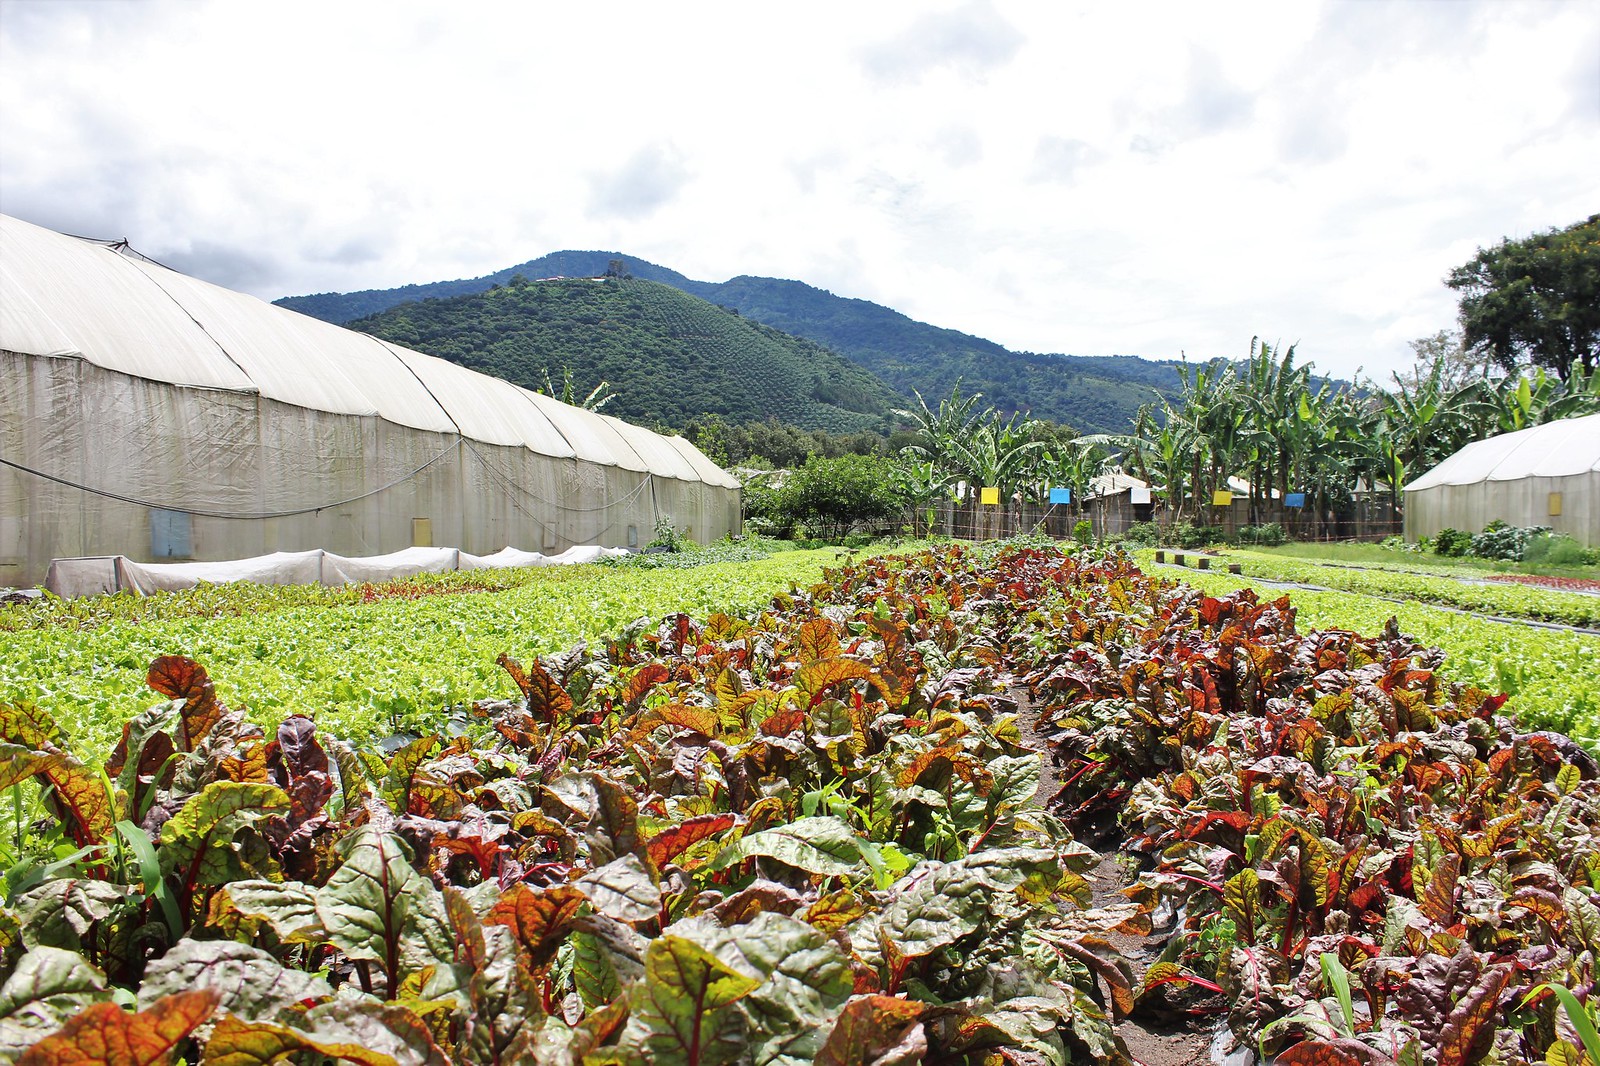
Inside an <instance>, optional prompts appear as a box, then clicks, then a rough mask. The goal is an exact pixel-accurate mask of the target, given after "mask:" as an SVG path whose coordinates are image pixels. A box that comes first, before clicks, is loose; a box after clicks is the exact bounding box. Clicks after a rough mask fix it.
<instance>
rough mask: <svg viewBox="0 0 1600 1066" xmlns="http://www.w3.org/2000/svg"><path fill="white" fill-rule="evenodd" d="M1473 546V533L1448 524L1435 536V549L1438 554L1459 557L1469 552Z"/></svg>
mask: <svg viewBox="0 0 1600 1066" xmlns="http://www.w3.org/2000/svg"><path fill="white" fill-rule="evenodd" d="M1471 548H1472V534H1471V533H1467V532H1465V531H1463V530H1459V529H1451V528H1450V527H1449V526H1446V527H1445V528H1444V529H1441V530H1439V533H1438V535H1437V536H1435V537H1434V538H1433V550H1434V553H1435V554H1438V555H1448V556H1450V557H1452V558H1457V557H1460V556H1462V555H1465V554H1467V552H1468V551H1469V550H1470V549H1471Z"/></svg>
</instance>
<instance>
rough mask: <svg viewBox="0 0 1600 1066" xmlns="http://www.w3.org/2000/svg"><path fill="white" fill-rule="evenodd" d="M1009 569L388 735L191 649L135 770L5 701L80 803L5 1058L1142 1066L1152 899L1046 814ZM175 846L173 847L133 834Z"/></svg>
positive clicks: (843, 588)
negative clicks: (148, 854) (286, 700)
mask: <svg viewBox="0 0 1600 1066" xmlns="http://www.w3.org/2000/svg"><path fill="white" fill-rule="evenodd" d="M1032 554H1033V555H1034V556H1035V557H1037V558H1039V559H1043V558H1044V554H1043V553H1039V552H1034V553H1032ZM1055 562H1056V565H1058V566H1059V565H1060V564H1061V562H1062V560H1061V557H1060V556H1059V555H1057V556H1055ZM947 567H948V568H949V569H946V568H947ZM988 571H989V567H988V566H987V565H986V563H984V562H983V561H981V560H978V559H974V558H971V557H968V556H966V555H965V554H964V553H962V552H961V551H959V550H952V551H948V552H946V553H945V554H944V555H942V556H939V557H936V556H933V555H931V554H927V553H924V554H922V555H919V556H916V557H914V558H912V559H909V560H906V561H902V562H886V561H883V560H877V561H874V562H872V563H869V564H866V565H864V566H862V567H858V568H852V569H847V570H844V571H840V572H838V573H836V574H833V575H831V579H830V580H828V581H825V582H823V583H820V584H817V585H816V586H814V587H813V588H812V589H811V590H809V591H807V592H798V591H797V592H793V593H781V594H779V595H778V596H776V597H774V598H773V599H772V601H771V603H770V606H769V607H767V608H757V609H754V610H752V611H750V612H749V613H748V614H747V616H746V617H743V618H740V617H733V616H730V615H727V614H722V613H716V614H711V615H710V616H709V617H705V618H704V620H703V621H697V620H695V619H694V618H691V617H690V616H689V615H687V614H683V613H671V614H668V615H666V617H665V618H664V619H663V620H662V621H661V622H660V624H659V625H637V626H630V627H627V628H625V629H623V630H622V632H621V633H620V634H619V635H618V636H616V637H615V638H614V639H612V640H609V641H606V642H604V643H603V644H602V645H580V646H578V647H576V648H573V649H570V650H568V651H566V652H562V653H559V654H551V655H545V656H541V657H539V658H536V659H530V660H528V661H527V662H526V663H519V662H517V661H515V660H513V659H511V658H509V657H502V658H501V666H502V667H503V668H504V670H505V672H506V673H507V675H508V676H509V678H510V679H511V682H512V684H513V685H514V686H515V691H516V696H514V697H513V698H510V699H501V700H481V701H478V702H477V703H476V704H474V705H473V706H472V708H471V711H470V717H469V721H468V726H467V728H466V731H465V732H464V733H463V734H461V735H458V736H455V737H453V738H448V739H447V738H445V737H443V736H441V735H439V734H429V735H425V736H422V737H419V738H418V739H416V740H415V741H413V742H411V743H409V744H407V745H405V746H404V747H402V748H400V749H398V750H395V751H393V752H391V753H389V754H388V755H387V756H380V755H379V753H378V752H376V751H373V750H370V749H368V748H366V747H365V746H361V745H355V746H352V745H349V744H346V743H343V742H341V741H339V740H335V739H332V738H331V737H330V736H328V735H327V733H326V732H324V731H323V730H320V729H318V728H317V726H316V725H315V724H314V723H313V722H311V721H310V719H308V718H305V717H302V716H290V717H288V718H286V719H284V720H283V722H282V723H281V724H280V725H279V726H278V727H277V729H276V731H275V732H273V733H266V732H263V731H262V730H261V729H259V728H258V727H256V726H254V725H252V724H251V723H250V722H249V721H248V720H247V719H246V718H245V717H244V716H243V715H241V714H240V713H239V712H238V711H237V710H233V709H230V708H229V707H228V706H227V705H226V704H225V703H224V702H223V701H222V700H221V699H219V697H218V692H217V686H216V685H214V684H213V682H212V681H211V679H210V676H209V675H208V674H207V672H206V671H205V670H204V669H203V668H202V667H200V666H199V665H198V664H197V663H195V662H194V661H193V660H190V659H186V658H181V657H177V656H168V657H163V658H161V659H158V660H157V661H156V662H154V663H153V664H152V665H151V667H150V668H149V670H148V673H147V681H148V684H149V685H150V686H151V687H152V688H153V689H155V691H156V692H157V694H158V695H159V696H161V697H164V698H165V700H166V701H167V702H161V703H157V704H156V705H155V706H154V707H152V708H151V709H150V710H148V711H146V712H144V713H142V714H141V715H139V716H138V717H136V718H135V719H134V720H133V721H131V722H129V723H128V724H127V728H126V730H125V732H124V736H123V739H122V740H121V741H120V742H119V743H118V745H117V746H116V748H115V749H114V751H113V753H112V756H111V758H110V759H109V760H108V761H107V763H106V764H105V768H106V772H105V773H104V774H102V773H100V772H99V768H98V766H97V765H91V764H88V763H86V762H84V761H82V760H81V759H80V758H79V757H78V756H77V755H76V754H75V752H74V751H73V750H72V748H71V747H70V746H69V744H68V741H67V740H66V738H65V736H64V735H63V733H62V731H61V730H60V729H59V728H58V727H56V725H55V724H54V723H53V721H52V720H51V718H50V716H49V715H48V714H47V713H45V712H44V711H41V710H39V709H37V708H35V707H32V706H28V705H16V704H13V705H6V706H0V740H3V741H5V742H7V743H9V744H11V745H13V747H12V748H10V749H8V752H9V755H8V756H6V759H7V761H6V762H0V767H6V771H5V772H6V778H5V780H6V781H7V782H9V783H12V785H13V787H18V785H17V783H18V782H21V781H23V780H25V779H28V778H33V779H38V780H39V782H40V783H42V784H45V785H47V786H48V788H49V789H50V794H51V796H52V797H53V800H52V811H53V824H54V826H55V829H54V832H55V834H56V839H54V840H51V839H42V840H36V841H34V842H32V843H31V844H30V845H29V847H28V848H27V849H26V850H25V851H24V852H23V853H21V854H20V855H18V856H16V857H15V861H14V862H13V866H14V867H27V866H29V865H30V864H31V865H32V866H33V867H34V870H33V873H32V874H31V875H29V876H28V878H27V881H28V883H29V885H30V887H28V888H27V889H25V890H20V891H15V892H12V893H10V894H9V895H8V897H7V899H6V900H5V907H4V908H3V909H0V926H4V927H5V928H9V929H11V930H13V931H14V935H13V936H12V937H11V938H10V939H9V940H0V975H8V976H5V979H4V985H3V987H4V988H6V989H9V990H12V994H11V995H10V996H9V998H6V999H4V1000H0V1048H3V1049H5V1051H7V1052H16V1051H20V1050H22V1049H23V1048H24V1047H27V1045H29V1044H33V1045H34V1047H33V1048H32V1049H31V1050H29V1051H28V1052H27V1053H26V1055H27V1057H25V1058H24V1060H23V1061H24V1062H33V1061H37V1062H41V1063H43V1062H57V1061H73V1059H72V1056H74V1055H75V1054H82V1053H85V1052H92V1051H93V1049H94V1048H95V1047H96V1046H97V1045H96V1044H95V1041H96V1040H99V1039H102V1038H103V1037H104V1036H105V1034H107V1033H108V1032H112V1031H114V1039H115V1040H116V1041H120V1042H122V1043H124V1044H126V1045H128V1046H130V1047H136V1048H138V1049H139V1054H141V1055H144V1056H145V1057H147V1058H148V1059H149V1060H150V1061H161V1060H163V1059H164V1058H165V1057H167V1056H170V1055H172V1054H175V1053H176V1054H182V1055H184V1056H185V1057H186V1058H187V1059H188V1060H189V1061H196V1060H197V1059H198V1061H202V1062H205V1063H217V1064H228V1066H232V1064H236V1063H238V1064H243V1063H265V1062H271V1061H276V1060H277V1059H278V1058H279V1057H281V1056H285V1055H297V1056H298V1055H306V1056H310V1057H312V1058H313V1059H314V1058H315V1057H316V1056H325V1057H328V1058H333V1059H339V1060H346V1061H354V1062H359V1063H369V1064H373V1066H389V1064H391V1063H393V1064H399V1063H407V1064H410V1063H418V1064H421V1063H429V1064H449V1063H460V1064H467V1063H473V1064H476V1063H507V1064H509V1063H513V1062H515V1063H532V1064H544V1063H552V1064H553V1063H563V1064H571V1063H579V1062H583V1063H602V1062H604V1063H625V1064H641V1066H642V1064H643V1063H646V1062H649V1063H667V1064H683V1066H694V1064H709V1063H726V1062H736V1061H753V1062H763V1063H772V1064H775V1066H802V1064H807V1063H812V1062H816V1061H822V1062H864V1061H875V1060H879V1059H881V1058H883V1057H884V1056H885V1055H888V1054H890V1053H891V1052H892V1051H893V1049H894V1048H896V1047H897V1046H899V1045H901V1044H902V1043H906V1044H907V1045H908V1046H910V1047H913V1048H917V1047H920V1048H925V1049H926V1051H927V1054H928V1056H929V1058H930V1060H931V1061H949V1062H963V1061H972V1060H974V1058H975V1057H977V1056H987V1055H989V1054H997V1053H1002V1052H1004V1053H1005V1054H1006V1055H1008V1057H1011V1058H1012V1059H1014V1060H1016V1059H1022V1060H1026V1061H1040V1062H1051V1063H1056V1064H1061V1066H1064V1064H1065V1063H1066V1062H1068V1061H1069V1060H1070V1061H1081V1060H1083V1059H1090V1060H1098V1061H1107V1062H1118V1063H1123V1062H1126V1061H1127V1057H1126V1053H1125V1051H1124V1050H1123V1049H1122V1047H1121V1044H1120V1042H1119V1041H1118V1039H1117V1037H1116V1036H1115V1033H1114V1032H1113V1030H1112V1028H1111V1018H1112V1017H1113V1016H1115V1015H1116V1014H1117V1013H1119V1012H1125V1011H1126V1010H1127V1009H1128V1008H1129V1007H1130V1005H1131V1002H1132V1000H1131V987H1132V985H1131V976H1130V971H1129V970H1128V968H1127V966H1126V964H1125V963H1122V962H1120V960H1117V959H1116V958H1115V953H1114V951H1113V950H1112V949H1111V948H1110V946H1109V944H1108V943H1107V942H1106V941H1105V939H1104V935H1105V933H1106V932H1108V931H1109V930H1111V929H1114V928H1118V927H1122V928H1127V927H1129V926H1130V922H1132V923H1134V924H1137V916H1135V915H1130V913H1129V912H1128V909H1127V908H1112V909H1108V910H1107V911H1103V912H1101V911H1090V910H1085V909H1083V905H1084V904H1086V903H1087V895H1088V894H1087V885H1086V883H1085V881H1084V879H1083V877H1082V871H1083V870H1084V869H1085V868H1086V867H1087V866H1088V864H1089V862H1091V861H1092V858H1093V856H1092V855H1091V853H1089V852H1088V851H1087V849H1084V848H1083V847H1081V846H1080V845H1078V844H1076V843H1074V842H1073V841H1072V840H1071V839H1070V837H1069V836H1068V835H1067V834H1066V833H1065V831H1064V829H1063V827H1062V824H1061V822H1060V821H1059V819H1056V818H1054V817H1052V816H1050V815H1049V814H1047V813H1045V811H1044V810H1043V809H1042V808H1041V807H1040V805H1039V803H1038V801H1037V799H1036V792H1037V788H1038V782H1039V780H1040V763H1041V757H1040V755H1039V753H1038V752H1036V751H1030V750H1028V749H1027V748H1026V747H1024V746H1023V745H1022V743H1021V736H1020V731H1019V727H1018V723H1017V720H1016V712H1017V704H1016V701H1015V700H1014V699H1013V698H1012V697H1010V696H1009V695H1007V689H1008V687H1009V686H1010V685H1011V684H1012V682H1013V680H1014V678H1013V677H1012V675H1011V674H1010V673H1009V672H1008V671H1007V670H1006V669H1005V667H1004V665H1003V663H1002V660H1001V657H1000V655H999V645H997V644H996V643H995V641H994V634H995V625H996V622H997V620H998V619H999V618H1000V617H1002V616H1003V615H1008V614H1010V613H1011V606H1012V604H1011V603H1010V602H1009V601H1004V602H1003V601H1002V600H1001V599H997V598H995V591H996V589H995V583H994V582H993V581H992V580H991V579H990V578H989V577H988V576H987V574H988ZM1045 573H1047V571H1041V575H1040V576H1044V574H1045ZM1076 573H1077V571H1076V569H1075V568H1074V569H1073V570H1071V571H1062V575H1063V577H1066V576H1067V575H1068V574H1072V575H1075V574H1076ZM963 604H966V605H967V606H966V607H965V608H963ZM69 796H70V797H76V800H75V802H73V803H71V804H68V803H66V802H65V800H66V799H67V797H69ZM812 812H815V813H812ZM113 823H115V824H116V825H118V826H130V827H132V828H131V829H129V830H124V831H119V830H114V829H113V828H112V826H113ZM135 823H137V824H135ZM36 831H40V832H43V830H36ZM119 832H120V833H121V835H120V836H119ZM140 833H142V834H143V835H144V837H145V838H150V839H158V840H159V841H160V849H159V853H158V856H159V857H158V858H157V859H156V860H155V863H154V866H153V867H152V865H151V863H150V862H149V861H147V860H146V859H145V858H144V857H143V856H144V852H143V851H140V850H139V849H133V850H132V851H130V852H127V853H125V852H123V851H122V850H121V848H120V845H119V843H118V841H119V839H124V838H126V839H139V834H140ZM75 845H76V846H79V847H80V850H79V851H78V852H77V854H76V856H75V858H74V859H73V861H71V862H69V863H68V864H66V865H65V866H63V865H61V864H60V863H55V862H51V861H50V857H51V856H53V855H54V854H55V853H56V852H57V850H59V849H60V848H71V847H73V846H75ZM16 931H20V935H15V933H16ZM118 1003H127V1004H131V1005H136V1006H137V1007H138V1008H139V1009H138V1010H137V1011H126V1010H124V1009H123V1008H122V1007H121V1006H119V1005H117V1004H118ZM7 1006H9V1007H11V1008H14V1009H13V1010H11V1012H10V1013H7V1012H6V1011H5V1010H4V1009H3V1008H5V1007H7ZM207 1021H209V1022H210V1023H211V1024H210V1025H208V1026H205V1027H204V1028H200V1027H201V1026H202V1024H203V1023H205V1022H207Z"/></svg>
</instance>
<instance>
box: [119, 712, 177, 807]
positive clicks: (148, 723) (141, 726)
mask: <svg viewBox="0 0 1600 1066" xmlns="http://www.w3.org/2000/svg"><path fill="white" fill-rule="evenodd" d="M180 707H181V705H180V704H177V703H162V704H158V705H156V706H154V707H150V708H148V709H146V710H143V711H140V712H139V713H138V714H136V715H134V716H133V718H131V719H130V720H129V721H128V722H127V723H125V724H124V725H123V727H122V739H121V740H119V741H117V746H116V748H115V750H113V751H112V753H111V758H110V759H108V760H106V773H108V774H112V775H115V777H116V783H117V790H118V791H119V792H123V793H126V794H127V797H128V803H129V805H130V811H131V813H132V815H133V816H134V817H137V816H138V815H139V814H140V813H141V810H140V799H141V793H142V789H141V787H140V786H141V779H145V778H152V779H153V777H154V775H155V774H157V773H159V772H160V771H161V769H162V767H163V766H165V765H166V761H167V757H168V756H170V755H172V754H173V752H174V751H175V748H174V746H173V743H172V737H171V736H169V735H168V734H167V732H166V730H167V727H168V725H171V724H175V723H176V722H177V720H178V714H179V709H180ZM150 783H151V785H152V787H154V786H155V785H156V784H158V783H159V782H155V781H154V780H151V782H150Z"/></svg>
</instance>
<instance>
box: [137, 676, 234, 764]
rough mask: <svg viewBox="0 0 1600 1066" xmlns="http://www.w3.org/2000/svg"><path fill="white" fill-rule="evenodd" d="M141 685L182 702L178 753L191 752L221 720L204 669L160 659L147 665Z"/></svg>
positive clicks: (219, 711)
mask: <svg viewBox="0 0 1600 1066" xmlns="http://www.w3.org/2000/svg"><path fill="white" fill-rule="evenodd" d="M145 683H146V684H148V685H149V686H150V687H151V688H153V689H155V690H156V691H157V692H159V693H161V694H162V695H163V696H165V697H166V698H167V699H169V700H182V701H183V708H182V710H181V711H179V713H178V725H179V729H178V735H177V737H176V738H175V739H176V740H177V742H178V750H179V751H193V750H194V749H195V748H196V747H197V746H198V745H199V744H200V742H201V741H203V740H205V738H206V734H207V733H210V732H211V729H212V727H213V726H215V725H216V724H217V722H218V720H220V719H221V718H222V712H223V707H222V704H220V703H218V702H217V693H216V689H215V687H213V685H212V684H211V677H210V676H209V675H208V674H207V673H206V668H205V667H203V666H201V665H200V664H199V663H197V662H195V661H194V660H193V659H186V658H184V657H183V656H182V655H163V656H161V657H160V658H159V659H157V660H156V661H155V662H153V663H151V664H150V670H149V672H148V673H147V674H146V675H145Z"/></svg>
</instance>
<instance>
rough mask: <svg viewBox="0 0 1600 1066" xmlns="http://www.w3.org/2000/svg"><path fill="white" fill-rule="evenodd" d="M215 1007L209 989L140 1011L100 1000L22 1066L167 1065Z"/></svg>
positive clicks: (42, 1043) (37, 1048) (36, 1049)
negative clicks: (175, 1052)
mask: <svg viewBox="0 0 1600 1066" xmlns="http://www.w3.org/2000/svg"><path fill="white" fill-rule="evenodd" d="M216 1005H217V994H216V993H215V992H209V991H199V992H179V993H178V994H177V995H175V996H167V997H166V998H165V999H161V1000H157V1001H156V1002H155V1003H153V1004H151V1005H150V1007H149V1008H148V1009H146V1010H142V1011H137V1012H133V1011H125V1010H123V1009H122V1008H121V1007H119V1006H118V1005H117V1004H115V1003H96V1004H94V1005H93V1006H91V1007H88V1008H86V1009H85V1010H83V1011H82V1012H81V1013H79V1014H75V1015H73V1017H72V1018H71V1019H70V1020H69V1021H68V1022H67V1024H66V1025H63V1026H62V1027H61V1029H60V1030H59V1031H58V1032H56V1033H53V1034H51V1035H50V1036H48V1037H46V1038H45V1039H43V1040H41V1041H39V1043H37V1044H35V1045H34V1046H33V1047H31V1048H29V1049H28V1050H27V1051H25V1052H24V1053H23V1055H22V1058H21V1059H19V1060H18V1061H17V1066H78V1064H85V1066H87V1064H91V1063H105V1064H106V1066H111V1064H112V1063H115V1064H117V1066H162V1064H164V1063H167V1062H169V1061H171V1057H172V1053H173V1051H174V1050H175V1049H176V1048H177V1046H178V1045H179V1044H180V1043H182V1042H183V1041H184V1040H185V1039H186V1038H187V1037H188V1036H189V1034H190V1033H192V1032H194V1030H195V1027H196V1026H198V1025H200V1023H201V1022H204V1021H205V1020H206V1019H207V1018H209V1017H211V1012H212V1011H213V1010H215V1009H216Z"/></svg>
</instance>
